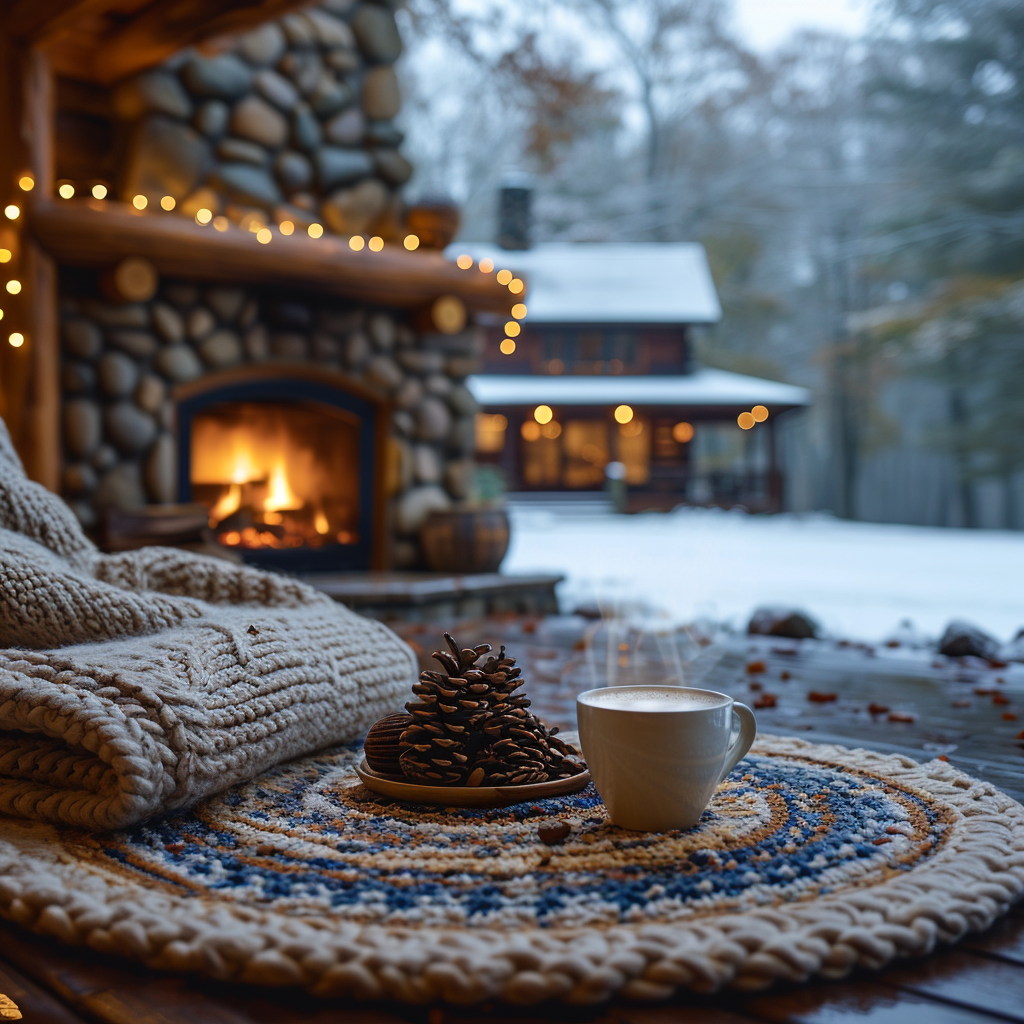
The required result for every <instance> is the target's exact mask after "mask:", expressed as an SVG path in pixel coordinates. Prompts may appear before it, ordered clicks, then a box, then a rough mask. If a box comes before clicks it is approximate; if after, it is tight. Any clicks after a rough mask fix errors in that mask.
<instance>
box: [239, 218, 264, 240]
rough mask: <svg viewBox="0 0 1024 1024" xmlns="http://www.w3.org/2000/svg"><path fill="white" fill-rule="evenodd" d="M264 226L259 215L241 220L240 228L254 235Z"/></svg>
mask: <svg viewBox="0 0 1024 1024" xmlns="http://www.w3.org/2000/svg"><path fill="white" fill-rule="evenodd" d="M266 226H267V225H266V224H265V223H264V222H263V215H262V214H259V213H253V214H249V216H247V217H244V218H243V219H242V227H244V228H245V230H246V231H251V232H252V233H253V234H254V235H255V234H256V232H257V231H259V229H260V228H265V227H266Z"/></svg>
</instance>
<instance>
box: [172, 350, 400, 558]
mask: <svg viewBox="0 0 1024 1024" xmlns="http://www.w3.org/2000/svg"><path fill="white" fill-rule="evenodd" d="M384 414H385V410H384V408H383V404H382V403H381V401H380V400H379V399H377V398H376V397H375V396H373V395H371V394H370V393H368V392H366V391H365V389H362V388H359V387H358V386H353V385H352V384H351V382H349V381H347V380H346V379H345V378H344V377H342V376H341V375H340V374H316V375H315V376H314V375H307V374H304V373H301V372H294V371H288V370H284V369H282V368H275V369H269V370H266V371H264V372H261V373H260V374H258V375H251V374H246V375H244V376H242V377H239V375H237V374H231V375H229V376H228V377H227V378H223V377H220V378H218V377H208V378H204V380H203V381H202V382H201V387H200V388H199V389H197V390H186V391H185V392H184V393H182V394H180V395H179V398H178V404H177V415H178V452H179V473H178V481H179V497H180V499H181V500H182V501H187V502H195V503H197V504H201V505H203V506H205V507H206V508H207V510H208V513H209V526H210V529H211V531H212V532H213V535H214V536H215V537H216V539H217V542H218V543H219V544H221V545H223V546H224V547H225V548H226V549H228V550H231V551H234V552H236V553H237V554H239V555H240V556H241V557H242V559H243V560H244V561H245V562H247V563H252V564H255V565H261V566H264V567H267V568H276V569H279V570H283V571H292V572H310V571H331V570H341V569H369V568H378V567H380V565H381V564H382V559H381V557H380V556H381V545H382V542H383V538H382V537H381V536H380V531H379V528H378V527H379V524H380V521H381V517H380V515H379V514H378V511H379V502H380V491H381V472H380V469H381V458H380V446H381V440H382V437H383V431H382V429H381V426H382V419H383V416H384Z"/></svg>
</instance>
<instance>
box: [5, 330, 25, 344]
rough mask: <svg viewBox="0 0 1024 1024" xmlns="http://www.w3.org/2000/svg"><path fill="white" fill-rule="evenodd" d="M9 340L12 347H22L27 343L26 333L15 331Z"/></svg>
mask: <svg viewBox="0 0 1024 1024" xmlns="http://www.w3.org/2000/svg"><path fill="white" fill-rule="evenodd" d="M7 340H8V341H9V342H10V343H11V348H21V346H22V345H24V344H25V335H24V334H20V333H19V332H18V331H15V332H14V333H13V334H12V335H10V336H9V337H8V339H7Z"/></svg>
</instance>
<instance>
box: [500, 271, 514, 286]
mask: <svg viewBox="0 0 1024 1024" xmlns="http://www.w3.org/2000/svg"><path fill="white" fill-rule="evenodd" d="M511 280H512V271H511V270H499V271H498V274H497V281H498V284H508V283H509V281H511Z"/></svg>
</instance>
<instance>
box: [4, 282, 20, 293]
mask: <svg viewBox="0 0 1024 1024" xmlns="http://www.w3.org/2000/svg"><path fill="white" fill-rule="evenodd" d="M7 291H8V293H9V294H11V295H17V294H18V293H19V292H20V291H21V282H20V281H8V282H7Z"/></svg>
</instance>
